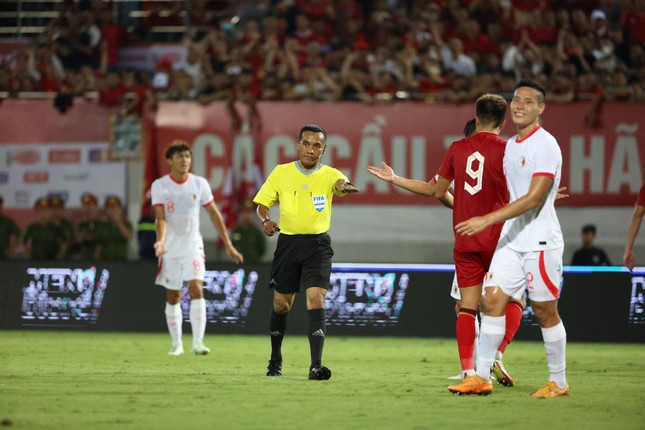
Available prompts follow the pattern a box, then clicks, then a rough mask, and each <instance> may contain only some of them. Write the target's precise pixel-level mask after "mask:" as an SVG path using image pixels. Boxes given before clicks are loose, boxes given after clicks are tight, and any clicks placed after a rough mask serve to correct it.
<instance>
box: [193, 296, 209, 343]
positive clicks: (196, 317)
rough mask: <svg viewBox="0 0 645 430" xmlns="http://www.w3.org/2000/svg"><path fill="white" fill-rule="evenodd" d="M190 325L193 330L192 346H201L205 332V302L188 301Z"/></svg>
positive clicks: (201, 300)
mask: <svg viewBox="0 0 645 430" xmlns="http://www.w3.org/2000/svg"><path fill="white" fill-rule="evenodd" d="M190 324H191V326H192V328H193V345H198V344H201V343H202V342H203V341H204V333H205V332H206V300H204V299H193V300H191V301H190Z"/></svg>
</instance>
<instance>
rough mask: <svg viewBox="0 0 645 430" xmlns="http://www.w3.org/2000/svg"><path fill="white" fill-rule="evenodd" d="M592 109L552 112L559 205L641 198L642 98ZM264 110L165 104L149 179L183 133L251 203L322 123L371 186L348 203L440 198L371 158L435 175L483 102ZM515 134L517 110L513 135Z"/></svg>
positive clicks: (198, 157) (333, 160)
mask: <svg viewBox="0 0 645 430" xmlns="http://www.w3.org/2000/svg"><path fill="white" fill-rule="evenodd" d="M590 107H591V105H590V104H587V103H576V104H567V105H555V104H547V109H546V111H545V113H544V115H543V118H542V120H543V126H544V127H545V128H546V130H548V131H549V132H550V133H551V134H553V135H554V136H555V137H556V139H557V140H558V143H559V144H560V147H561V149H562V156H563V174H562V183H561V185H562V186H566V187H568V192H569V193H570V195H571V197H570V198H568V199H565V200H563V201H562V202H561V203H559V205H561V206H631V205H633V204H634V202H635V200H636V195H637V192H638V190H639V188H640V186H641V183H642V181H643V166H644V163H645V116H644V115H643V114H642V111H643V109H642V106H641V105H634V104H606V105H605V106H604V108H603V112H602V114H601V116H600V121H599V122H596V123H595V124H594V127H593V128H588V127H587V126H586V124H585V120H584V117H585V112H587V111H588V110H589V109H590ZM257 109H258V116H259V117H258V116H253V115H248V114H247V113H246V107H245V106H242V105H238V106H237V111H238V114H239V118H241V125H240V126H239V127H233V123H236V124H237V123H238V121H233V120H232V119H231V115H230V114H229V112H227V111H226V109H225V107H224V106H223V105H222V104H218V103H214V104H211V105H208V106H202V105H199V104H196V103H191V102H162V103H160V105H159V109H158V111H157V113H156V115H154V119H153V123H152V124H149V132H148V133H147V136H148V145H149V146H148V154H149V155H150V156H149V157H148V159H147V166H146V169H147V172H148V175H147V181H146V182H147V183H149V181H150V180H152V179H154V177H153V176H156V175H158V174H160V173H159V172H161V174H163V173H164V172H167V164H166V161H165V159H164V156H163V152H164V148H165V146H166V145H167V144H168V143H170V142H171V141H172V140H174V139H183V140H186V141H188V142H189V143H190V144H191V145H192V146H193V150H194V157H193V171H194V172H195V173H196V174H198V175H202V176H204V177H206V179H207V180H208V181H209V182H210V184H211V187H212V188H213V192H214V194H215V197H216V200H217V201H218V202H229V203H230V204H232V202H231V199H233V200H234V201H241V199H244V198H248V196H249V195H250V194H252V193H253V192H254V191H255V189H256V187H257V185H258V184H259V183H261V181H262V178H265V177H266V176H267V175H268V174H269V173H270V172H271V170H272V169H273V167H274V166H275V165H276V164H279V163H285V162H289V161H293V160H295V159H296V157H297V154H296V140H297V137H298V132H299V130H300V128H301V127H302V126H303V125H305V124H311V123H314V124H318V125H320V126H322V127H323V128H324V129H325V130H326V131H327V133H328V138H327V150H326V152H325V154H324V156H323V162H324V163H326V164H329V165H331V166H334V167H337V168H339V169H340V170H342V171H343V172H344V173H345V174H347V176H348V177H349V178H350V180H351V181H352V182H353V183H354V184H355V185H356V186H357V187H359V188H360V189H361V191H362V192H361V193H360V194H358V195H356V196H354V197H353V198H352V199H351V200H348V201H346V202H343V200H342V199H341V200H339V201H338V203H340V204H343V203H345V204H372V205H393V204H396V205H409V204H428V203H431V204H436V202H435V201H434V199H427V198H424V197H419V196H414V195H411V194H410V193H408V192H406V191H403V190H400V189H398V188H397V187H394V186H391V185H390V184H387V183H385V182H383V181H381V180H379V179H378V178H376V177H374V176H371V175H370V174H369V173H368V172H367V166H368V165H380V163H381V161H385V162H387V163H388V164H389V165H391V166H392V167H393V168H394V171H395V172H396V173H397V174H398V175H400V176H406V177H409V178H414V179H422V180H428V179H429V178H431V177H432V176H433V175H434V174H435V173H436V171H437V170H438V168H439V166H440V164H441V161H442V158H443V155H444V154H445V150H446V148H447V147H448V146H450V144H451V143H452V142H453V141H454V140H457V139H459V138H460V137H461V131H462V129H463V126H464V123H465V122H466V121H467V120H469V119H470V118H472V117H473V116H474V104H473V105H467V106H466V105H462V106H454V105H425V104H408V103H400V104H393V105H388V106H383V105H378V106H365V105H360V104H353V103H288V102H278V103H272V102H262V103H259V104H258V108H257ZM234 130H237V131H234ZM512 134H514V133H513V125H512V123H511V121H510V117H509V118H508V119H507V125H506V128H505V129H504V131H503V135H504V136H505V137H509V136H511V135H512ZM153 154H156V157H153ZM225 204H227V203H225Z"/></svg>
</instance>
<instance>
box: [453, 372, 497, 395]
mask: <svg viewBox="0 0 645 430" xmlns="http://www.w3.org/2000/svg"><path fill="white" fill-rule="evenodd" d="M448 391H450V392H451V393H453V394H459V395H460V396H463V395H466V394H477V395H480V396H481V395H484V396H487V395H489V394H490V393H492V392H493V381H491V380H490V379H484V378H482V377H481V376H479V375H470V376H466V378H465V379H464V381H463V382H462V383H461V384H457V385H451V386H449V387H448Z"/></svg>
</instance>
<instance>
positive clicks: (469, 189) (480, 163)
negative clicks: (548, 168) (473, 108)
mask: <svg viewBox="0 0 645 430" xmlns="http://www.w3.org/2000/svg"><path fill="white" fill-rule="evenodd" d="M505 148H506V140H504V139H502V138H501V137H499V136H498V135H496V134H494V133H487V132H480V133H476V134H474V135H472V136H470V137H466V138H464V139H461V140H458V141H457V142H454V143H453V144H452V145H451V146H450V148H449V149H448V152H447V153H446V156H445V157H444V159H443V163H442V164H441V168H440V169H439V176H441V177H442V178H444V179H448V180H450V181H454V183H453V195H454V197H455V200H454V207H453V211H452V223H453V226H455V225H457V224H459V223H460V222H462V221H466V220H468V219H470V218H472V217H474V216H481V215H485V214H487V213H489V212H492V211H494V210H497V209H499V208H500V207H502V206H504V205H506V204H507V203H508V190H507V188H506V177H505V176H504V167H503V161H504V150H505ZM503 225H504V224H503V223H499V224H495V225H493V226H491V227H489V228H487V229H486V230H484V231H482V232H481V233H479V234H476V235H474V236H461V235H457V234H455V250H458V251H465V252H478V251H489V250H492V249H495V247H496V246H497V241H498V239H499V234H500V232H501V230H502V226H503Z"/></svg>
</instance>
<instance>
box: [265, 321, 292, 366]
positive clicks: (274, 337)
mask: <svg viewBox="0 0 645 430" xmlns="http://www.w3.org/2000/svg"><path fill="white" fill-rule="evenodd" d="M288 315H289V312H287V313H285V314H278V313H276V312H275V311H274V310H271V323H270V324H269V330H270V331H271V360H276V361H279V362H281V363H282V339H284V332H285V330H286V329H287V316H288Z"/></svg>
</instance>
